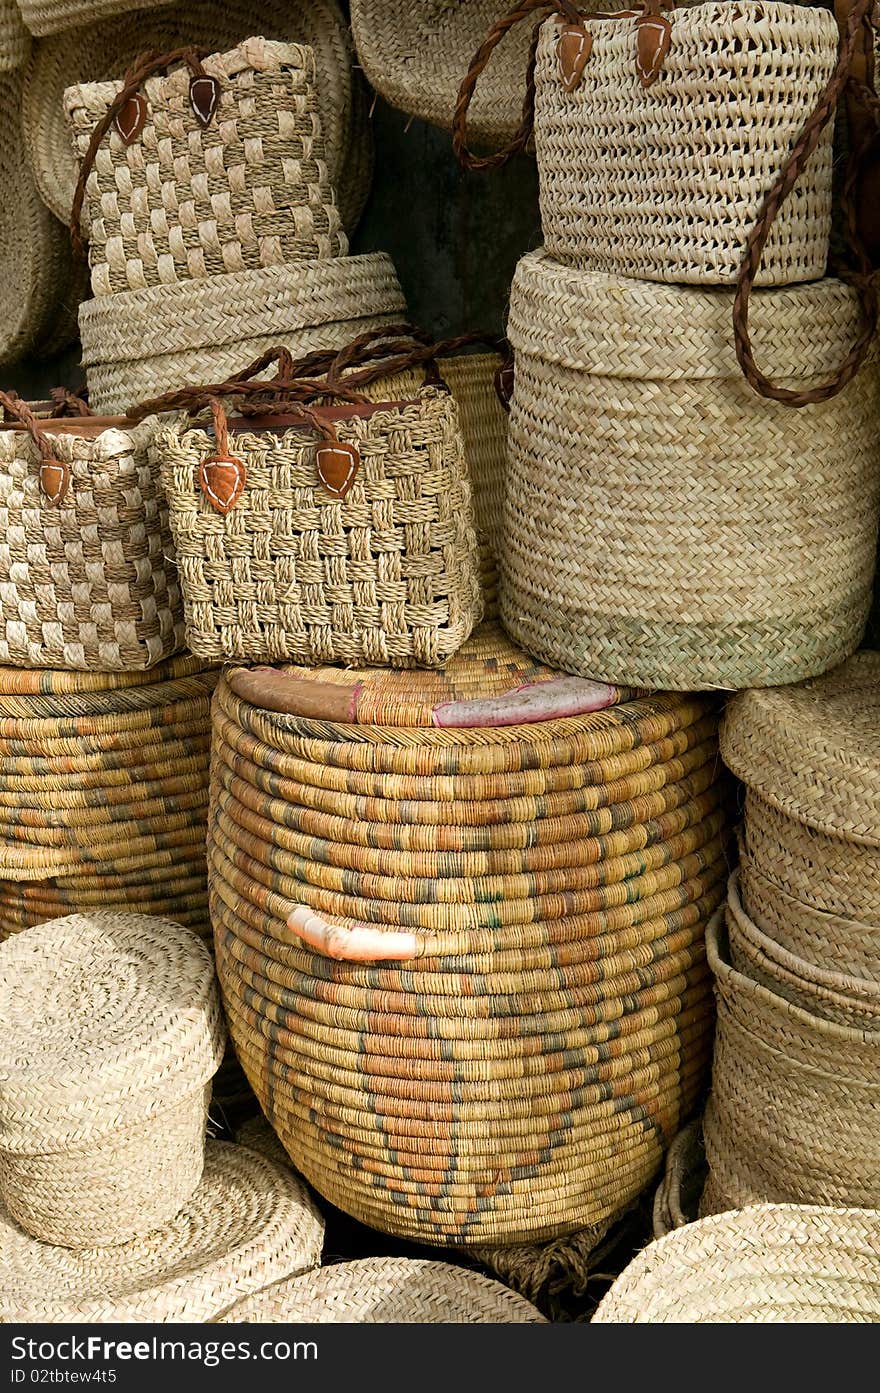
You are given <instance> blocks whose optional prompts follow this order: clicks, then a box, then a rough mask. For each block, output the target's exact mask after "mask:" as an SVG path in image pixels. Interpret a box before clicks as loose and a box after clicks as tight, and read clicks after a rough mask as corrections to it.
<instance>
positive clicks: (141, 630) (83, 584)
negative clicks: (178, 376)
mask: <svg viewBox="0 0 880 1393" xmlns="http://www.w3.org/2000/svg"><path fill="white" fill-rule="evenodd" d="M14 405H15V404H14V403H13V404H12V405H11V407H10V410H9V411H8V412H7V415H10V414H12V412H13V409H14ZM18 409H19V413H20V415H21V416H22V418H23V419H24V420H25V422H26V423H28V424H29V426H30V428H31V429H32V432H33V436H32V434H31V433H29V431H28V429H26V428H25V427H24V426H21V427H19V428H17V429H16V428H15V427H14V426H8V427H6V428H0V663H4V664H15V665H18V666H22V667H30V668H33V667H49V668H51V667H60V668H71V669H79V670H86V671H98V672H125V671H130V670H138V669H145V668H150V667H153V666H155V665H156V664H157V663H159V662H161V661H162V659H164V658H168V657H170V656H171V655H172V654H174V653H176V652H177V651H178V650H179V649H181V648H182V647H183V603H182V600H181V595H180V588H179V586H178V583H177V570H176V567H175V566H174V563H173V561H172V560H170V559H169V554H170V551H171V533H170V531H169V528H168V508H167V505H166V502H165V498H164V495H163V493H162V488H161V484H160V481H159V471H158V469H157V468H156V467H155V466H154V465H152V464H151V463H150V460H149V458H148V451H147V447H148V443H149V439H150V436H151V434H152V431H151V429H150V428H149V427H146V426H135V427H133V428H131V429H120V428H119V425H118V424H117V423H116V422H114V421H110V420H102V419H101V418H100V417H95V418H92V417H86V418H84V419H82V420H80V421H76V420H73V421H69V420H64V421H58V422H52V423H50V422H48V421H45V420H44V421H42V422H36V421H35V418H34V417H33V416H32V415H31V414H30V413H29V412H28V410H27V408H25V407H24V406H23V405H21V406H19V408H18ZM47 455H48V457H49V459H50V460H51V461H53V462H52V463H48V464H47V458H46V456H47Z"/></svg>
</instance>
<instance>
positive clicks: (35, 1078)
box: [0, 912, 226, 1248]
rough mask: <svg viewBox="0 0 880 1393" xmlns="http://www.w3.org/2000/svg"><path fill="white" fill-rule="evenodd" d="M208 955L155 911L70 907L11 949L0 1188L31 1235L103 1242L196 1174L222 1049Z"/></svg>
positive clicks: (133, 1225) (2, 1050)
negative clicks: (77, 910)
mask: <svg viewBox="0 0 880 1393" xmlns="http://www.w3.org/2000/svg"><path fill="white" fill-rule="evenodd" d="M225 1038H226V1033H225V1030H224V1028H223V1021H222V1017H221V1015H220V1002H219V998H218V995H217V987H216V979H215V976H214V966H213V963H212V961H211V955H210V953H209V951H208V949H207V948H206V946H205V945H204V944H203V943H201V942H200V941H199V939H198V938H197V937H196V935H195V934H194V933H193V932H192V930H191V929H186V928H183V927H181V925H179V924H174V923H171V922H170V921H169V920H164V919H156V918H151V917H149V916H147V915H143V914H118V913H115V912H104V913H102V912H98V913H94V914H89V915H82V914H74V915H70V916H69V917H68V918H66V919H56V920H54V921H51V922H49V923H46V924H41V925H39V926H38V927H36V928H33V929H29V930H28V931H27V933H26V934H20V935H18V936H17V937H15V938H13V939H10V940H9V941H8V942H6V943H4V944H3V945H2V947H0V1040H2V1044H0V1193H2V1196H3V1202H4V1204H5V1206H6V1209H7V1210H8V1212H9V1215H10V1216H11V1218H13V1219H14V1220H15V1221H16V1222H17V1223H18V1224H20V1225H21V1227H22V1228H23V1229H25V1230H26V1232H28V1233H29V1234H31V1235H32V1236H33V1237H35V1238H41V1239H43V1240H44V1242H47V1243H57V1244H61V1245H63V1246H65V1247H69V1248H94V1247H103V1246H105V1245H107V1244H112V1243H123V1242H125V1241H127V1240H128V1239H130V1238H135V1237H139V1236H142V1235H143V1234H145V1233H149V1232H150V1230H151V1229H155V1228H157V1227H158V1226H159V1225H160V1224H162V1223H164V1222H165V1221H166V1220H167V1219H170V1218H171V1217H172V1215H174V1214H176V1213H177V1211H178V1210H179V1209H180V1208H182V1206H183V1205H184V1204H185V1203H186V1201H187V1200H188V1199H189V1197H190V1195H191V1194H192V1193H193V1191H194V1190H195V1188H196V1186H197V1185H198V1183H199V1180H200V1178H201V1174H202V1167H203V1162H204V1137H205V1122H206V1119H207V1109H208V1097H209V1096H210V1080H211V1078H212V1077H213V1075H214V1073H215V1071H216V1069H217V1066H218V1064H219V1063H220V1060H221V1058H222V1056H223V1047H224V1043H225Z"/></svg>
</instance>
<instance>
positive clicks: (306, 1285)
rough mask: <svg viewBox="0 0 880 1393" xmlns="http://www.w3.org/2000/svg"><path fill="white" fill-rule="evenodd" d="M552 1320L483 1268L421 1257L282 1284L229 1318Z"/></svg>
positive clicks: (362, 1264) (341, 1266) (339, 1268)
mask: <svg viewBox="0 0 880 1393" xmlns="http://www.w3.org/2000/svg"><path fill="white" fill-rule="evenodd" d="M543 1319H544V1317H543V1316H542V1315H541V1314H540V1312H539V1311H536V1310H535V1308H534V1306H531V1305H529V1303H528V1301H524V1300H523V1298H522V1297H521V1296H517V1295H516V1293H515V1292H512V1291H508V1289H507V1287H503V1286H502V1285H501V1283H500V1282H492V1281H490V1280H489V1278H487V1277H481V1276H480V1275H479V1274H478V1273H476V1272H468V1271H466V1270H465V1269H464V1268H462V1267H453V1266H451V1265H450V1264H449V1263H446V1262H430V1261H425V1260H424V1259H420V1258H362V1259H360V1260H359V1261H357V1262H341V1263H337V1264H336V1265H335V1266H331V1267H323V1268H321V1269H320V1270H319V1271H317V1272H308V1273H306V1275H305V1276H303V1277H294V1278H292V1279H291V1280H290V1281H286V1282H276V1284H275V1286H273V1287H269V1288H268V1289H267V1290H266V1291H261V1292H259V1293H258V1294H257V1295H256V1296H250V1297H248V1298H247V1300H245V1301H240V1302H239V1303H238V1305H237V1306H233V1308H232V1310H231V1311H229V1312H228V1314H227V1315H225V1316H224V1317H223V1320H224V1321H232V1322H234V1323H237V1324H247V1325H272V1324H275V1325H278V1324H287V1323H288V1322H293V1323H295V1324H301V1323H311V1324H319V1325H325V1324H338V1323H340V1322H342V1323H344V1322H349V1323H356V1324H358V1325H364V1324H369V1325H524V1324H529V1323H539V1322H543Z"/></svg>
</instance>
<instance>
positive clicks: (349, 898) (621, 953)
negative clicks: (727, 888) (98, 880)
mask: <svg viewBox="0 0 880 1393" xmlns="http://www.w3.org/2000/svg"><path fill="white" fill-rule="evenodd" d="M310 678H314V681H311V680H310ZM249 680H250V677H249V675H247V674H242V673H235V672H231V673H229V674H228V675H227V677H226V678H224V679H223V680H222V681H221V684H220V686H219V688H218V691H217V695H216V698H215V705H214V743H213V766H212V768H213V776H212V813H211V826H210V832H209V863H210V868H211V869H210V877H211V912H212V920H213V924H214V933H215V947H216V951H217V959H218V971H219V975H220V980H221V987H222V990H223V994H224V1004H225V1008H226V1011H227V1016H228V1021H229V1025H230V1030H231V1033H232V1037H233V1040H234V1043H235V1046H236V1050H237V1053H238V1055H239V1058H240V1059H241V1062H242V1064H243V1066H244V1068H245V1071H246V1072H247V1074H248V1077H249V1079H250V1082H251V1085H252V1087H253V1088H254V1091H255V1092H256V1094H257V1096H258V1098H259V1100H260V1104H261V1106H262V1108H263V1110H264V1112H265V1114H266V1116H267V1117H268V1118H269V1120H270V1122H271V1123H272V1126H273V1127H274V1129H275V1131H276V1132H277V1134H278V1136H279V1137H280V1139H281V1141H282V1142H283V1143H284V1145H285V1147H286V1149H287V1151H288V1153H289V1155H290V1157H291V1159H292V1160H293V1162H294V1164H295V1165H296V1166H297V1168H298V1169H299V1170H301V1171H302V1173H303V1174H304V1175H305V1176H306V1177H307V1178H308V1179H309V1180H310V1181H311V1183H313V1184H314V1185H315V1186H316V1188H317V1189H318V1190H319V1191H320V1192H321V1193H322V1194H323V1195H324V1196H325V1197H327V1198H328V1199H330V1200H331V1201H332V1202H333V1203H335V1204H337V1205H339V1206H340V1207H341V1208H343V1209H344V1210H346V1211H347V1212H348V1213H350V1214H352V1215H354V1216H355V1217H356V1218H358V1219H360V1220H362V1221H364V1222H367V1223H369V1224H371V1225H373V1226H374V1227H378V1228H380V1229H382V1230H384V1231H387V1232H391V1233H395V1234H397V1235H399V1236H401V1237H408V1238H416V1239H419V1240H421V1241H427V1242H431V1243H439V1244H443V1245H448V1246H463V1247H470V1248H473V1247H477V1246H480V1245H487V1244H488V1245H493V1244H504V1243H526V1242H538V1241H541V1240H543V1239H549V1238H553V1237H558V1236H561V1235H564V1234H568V1233H573V1232H575V1231H577V1230H582V1229H586V1228H591V1227H592V1226H594V1225H598V1224H601V1222H602V1221H603V1220H604V1219H606V1218H608V1217H610V1216H613V1215H616V1214H618V1213H619V1212H620V1211H621V1209H623V1208H626V1207H627V1205H628V1204H629V1202H630V1201H631V1200H632V1199H633V1197H634V1196H635V1195H636V1194H638V1193H639V1191H640V1190H641V1189H642V1188H643V1187H644V1185H645V1184H646V1183H647V1182H648V1181H649V1180H650V1179H651V1176H652V1175H653V1174H654V1172H655V1171H656V1169H657V1166H658V1165H659V1163H660V1160H661V1157H662V1154H663V1151H664V1150H665V1146H666V1143H667V1141H668V1139H669V1138H670V1137H671V1136H672V1135H673V1134H674V1133H675V1131H676V1130H677V1128H678V1125H679V1123H680V1121H681V1119H682V1118H683V1117H685V1116H687V1115H688V1114H689V1112H690V1111H691V1110H692V1109H693V1107H694V1105H695V1102H696V1099H697V1097H698V1096H699V1092H700V1090H701V1088H702V1087H703V1086H704V1079H705V1066H706V1059H707V1053H708V1048H709V1036H710V1032H711V1006H710V1001H709V993H708V983H707V978H706V968H705V963H704V948H703V930H704V926H705V924H706V922H707V919H708V918H709V916H710V915H711V914H712V912H713V910H714V908H715V906H716V905H717V904H718V902H719V898H720V896H721V894H722V892H723V880H724V877H725V860H724V849H725V812H724V794H723V786H722V785H721V784H719V771H718V764H717V757H716V745H715V716H714V713H713V707H712V704H711V703H710V702H709V701H708V700H706V699H705V698H693V697H688V698H680V697H674V696H663V697H655V698H645V699H642V700H640V701H632V702H623V703H622V704H620V705H617V706H615V707H613V708H610V709H608V710H604V711H601V712H599V713H596V714H592V715H591V714H584V712H585V710H586V711H587V712H589V711H593V712H595V706H587V707H586V708H584V707H583V706H580V707H578V705H577V700H576V697H577V694H578V692H579V691H580V689H577V690H576V691H575V692H573V689H572V687H571V684H570V681H569V679H562V681H561V683H560V681H559V679H558V676H557V674H555V673H553V672H552V671H549V670H548V669H546V668H541V667H540V666H539V665H537V664H534V663H531V662H530V660H529V659H528V658H526V657H525V656H524V655H523V654H522V653H521V652H519V651H518V650H517V649H516V648H514V647H513V645H512V644H510V643H509V641H508V640H506V639H504V638H503V636H501V635H500V633H499V632H498V631H497V630H494V629H492V628H491V627H487V628H485V629H481V630H479V631H478V633H477V634H476V635H475V636H474V638H473V639H472V640H471V641H470V642H469V643H468V644H467V645H465V647H464V649H463V650H462V652H461V653H460V654H459V655H457V657H456V658H455V659H453V660H452V662H451V663H450V664H449V665H448V666H447V668H446V669H445V671H444V672H442V673H412V674H410V673H407V674H390V673H382V672H369V671H363V672H354V673H352V672H346V671H341V670H337V669H330V668H327V669H320V670H319V671H318V672H316V673H313V674H309V673H308V672H306V671H304V670H296V669H295V670H293V672H292V673H291V674H290V676H289V679H288V680H289V682H290V688H291V691H292V692H293V693H295V694H297V695H300V694H302V693H305V694H306V696H308V695H309V692H310V691H311V690H312V689H314V692H315V700H316V701H317V700H318V697H319V696H321V697H322V699H323V697H324V696H326V694H327V693H328V691H329V693H331V694H333V693H335V691H336V690H337V688H341V693H340V697H341V700H340V701H336V700H334V699H333V698H332V697H331V698H329V700H330V704H331V705H332V707H333V710H334V711H337V712H338V710H339V709H340V707H341V706H342V705H344V704H348V708H349V711H350V715H349V718H348V719H347V720H346V719H344V718H339V717H338V715H335V716H333V717H332V718H330V717H329V716H328V718H326V719H325V718H323V717H322V716H321V715H320V713H319V712H318V711H317V710H315V713H314V714H313V715H312V716H310V717H306V716H293V715H285V714H280V713H274V712H271V711H267V710H263V709H260V708H259V707H258V706H255V705H253V704H251V703H250V702H249V701H247V700H245V699H243V698H241V697H239V696H237V695H236V691H235V688H236V686H240V685H241V684H242V682H247V681H249ZM585 685H586V686H588V687H589V688H590V689H591V693H592V689H593V687H594V684H585ZM556 692H560V699H561V698H566V699H567V700H568V708H567V709H568V712H569V714H567V715H559V716H558V717H556V718H553V719H540V718H539V717H536V716H535V714H534V713H533V714H531V715H528V714H523V707H522V705H521V703H522V702H523V701H525V700H527V696H526V695H525V694H528V693H531V694H532V695H534V694H539V696H540V699H541V700H543V701H551V702H552V699H553V694H554V693H556ZM511 693H512V694H513V695H512V697H511V696H510V695H509V694H511ZM506 694H508V695H506ZM620 695H621V694H611V696H610V698H609V699H619V697H620ZM511 702H512V703H513V705H512V708H511V706H510V703H511ZM505 711H507V712H508V714H507V716H506V717H505V714H504V713H505ZM579 711H580V713H581V714H578V712H579ZM511 712H512V713H513V714H511ZM544 714H545V715H546V709H545V713H544ZM481 718H482V719H481ZM510 720H514V721H516V722H518V723H516V724H509V723H508V722H509V721H510ZM490 721H494V724H490ZM526 721H532V722H533V723H532V724H526V723H525V722H526ZM297 905H298V906H302V907H305V910H306V912H307V916H308V915H314V916H318V918H319V920H320V919H322V918H326V919H327V920H329V921H331V922H332V924H333V925H335V926H337V930H338V938H339V944H340V946H339V950H338V954H337V952H336V948H335V946H334V947H332V948H330V949H329V950H328V951H329V952H331V953H332V954H333V956H331V957H328V956H327V955H326V953H325V952H324V951H322V950H321V948H320V947H319V946H318V947H314V946H309V944H310V943H312V940H311V939H309V942H308V943H305V942H302V941H301V940H300V937H299V935H297V934H295V933H294V932H292V930H291V929H290V928H289V927H287V926H286V921H287V918H288V916H289V915H290V913H291V910H292V909H293V907H294V906H297ZM349 934H350V935H351V938H349ZM364 938H366V940H367V941H368V943H369V945H370V947H369V951H364V952H363V954H361V951H360V950H357V951H355V950H353V949H351V950H350V949H349V948H348V946H347V945H348V944H349V942H357V941H361V940H363V939H364ZM386 944H387V945H388V946H387V949H386V946H385V945H386ZM401 944H402V945H403V946H402V947H401ZM352 952H354V954H355V958H356V960H352V956H351V955H352ZM337 956H338V957H339V959H340V960H339V961H337V960H335V959H336V957H337ZM374 959H378V961H376V962H374V961H373V960H374ZM401 959H402V960H401Z"/></svg>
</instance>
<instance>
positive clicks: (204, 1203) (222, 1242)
mask: <svg viewBox="0 0 880 1393" xmlns="http://www.w3.org/2000/svg"><path fill="white" fill-rule="evenodd" d="M323 1236H324V1224H323V1220H322V1219H321V1217H320V1215H319V1214H318V1212H317V1210H316V1209H315V1206H314V1204H313V1202H312V1200H311V1197H310V1196H309V1193H308V1191H307V1190H306V1187H305V1186H304V1185H303V1184H302V1182H301V1181H299V1180H297V1178H296V1176H294V1174H293V1172H292V1171H291V1170H290V1169H289V1168H287V1167H284V1168H281V1167H279V1166H273V1165H272V1163H271V1162H269V1161H266V1160H265V1159H264V1158H263V1157H261V1156H258V1155H256V1153H255V1152H253V1151H248V1150H246V1149H245V1148H244V1147H240V1146H232V1145H230V1144H229V1143H228V1142H211V1141H209V1142H208V1143H207V1146H206V1148H205V1169H204V1172H203V1174H202V1179H201V1181H200V1183H199V1186H198V1189H197V1190H196V1191H195V1192H194V1194H193V1195H192V1196H191V1198H190V1199H189V1201H188V1203H187V1204H186V1205H185V1206H184V1207H183V1209H181V1210H180V1212H179V1213H178V1214H176V1215H175V1216H174V1217H173V1218H172V1219H170V1220H169V1221H168V1222H167V1223H165V1224H163V1225H162V1227H161V1228H158V1229H154V1230H153V1232H152V1233H150V1234H147V1235H146V1236H145V1237H143V1238H136V1239H132V1240H131V1241H130V1242H128V1243H120V1244H116V1245H115V1246H113V1247H110V1248H98V1249H90V1250H86V1251H78V1252H77V1251H71V1250H70V1249H68V1248H60V1247H53V1246H51V1245H49V1244H45V1243H39V1242H37V1241H36V1239H33V1238H31V1237H29V1236H28V1235H27V1234H26V1233H24V1232H23V1230H22V1229H20V1228H19V1227H18V1226H17V1225H16V1224H15V1223H14V1222H13V1220H12V1219H11V1218H10V1216H9V1215H8V1214H7V1213H4V1212H3V1209H2V1207H0V1322H2V1323H4V1324H6V1323H11V1322H16V1321H51V1322H63V1323H66V1324H67V1323H79V1324H81V1323H89V1322H99V1323H102V1324H103V1323H112V1322H115V1323H119V1324H121V1323H125V1322H138V1323H146V1322H155V1323H169V1322H172V1323H173V1322H195V1321H199V1322H201V1321H210V1320H214V1319H216V1318H217V1317H218V1316H220V1315H222V1314H223V1312H224V1311H227V1310H228V1309H229V1308H230V1307H231V1306H232V1305H234V1304H235V1302H237V1301H240V1300H241V1299H242V1297H246V1296H249V1295H251V1294H252V1293H254V1292H258V1291H260V1290H261V1289H262V1288H263V1287H265V1286H268V1285H269V1284H270V1283H272V1282H277V1281H279V1280H280V1279H281V1278H282V1277H288V1276H290V1275H291V1274H293V1273H300V1272H307V1271H309V1270H310V1269H311V1268H313V1267H317V1265H318V1263H319V1262H320V1261H321V1244H322V1241H323Z"/></svg>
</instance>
